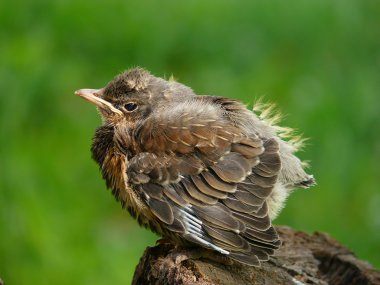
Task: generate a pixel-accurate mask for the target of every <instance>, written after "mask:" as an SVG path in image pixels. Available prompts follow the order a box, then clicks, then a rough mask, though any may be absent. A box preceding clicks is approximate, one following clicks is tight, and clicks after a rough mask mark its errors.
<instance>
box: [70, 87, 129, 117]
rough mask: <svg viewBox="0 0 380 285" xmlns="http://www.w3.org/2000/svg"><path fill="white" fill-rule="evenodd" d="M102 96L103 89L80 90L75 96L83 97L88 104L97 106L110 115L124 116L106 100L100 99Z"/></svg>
mask: <svg viewBox="0 0 380 285" xmlns="http://www.w3.org/2000/svg"><path fill="white" fill-rule="evenodd" d="M102 94H103V89H79V90H77V91H75V95H78V96H79V97H82V98H83V99H85V100H87V101H88V102H91V103H93V104H95V105H96V106H97V107H98V108H100V109H101V110H102V111H105V112H107V113H109V114H110V115H111V114H118V115H123V113H122V112H121V111H120V110H119V109H117V108H115V107H114V106H113V105H112V104H111V103H110V102H107V101H106V100H104V99H102V98H100V96H102Z"/></svg>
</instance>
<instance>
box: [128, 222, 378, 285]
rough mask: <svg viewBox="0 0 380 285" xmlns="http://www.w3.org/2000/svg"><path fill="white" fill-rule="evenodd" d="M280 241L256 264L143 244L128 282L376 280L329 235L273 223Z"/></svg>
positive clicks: (322, 284) (205, 284) (358, 284)
mask: <svg viewBox="0 0 380 285" xmlns="http://www.w3.org/2000/svg"><path fill="white" fill-rule="evenodd" d="M277 231H278V233H279V234H280V236H281V240H282V246H281V247H280V249H279V250H277V251H276V253H275V255H274V256H273V257H271V259H270V260H269V261H267V262H263V263H262V265H261V267H259V268H258V267H250V266H246V265H242V264H239V263H237V262H231V264H229V265H225V264H221V263H217V262H215V261H211V260H208V259H202V258H200V259H194V260H193V259H191V258H190V259H187V260H185V261H182V262H180V263H176V262H174V260H173V257H172V255H170V251H171V250H172V249H173V246H172V245H170V244H159V245H157V246H155V247H148V248H147V249H146V250H145V252H144V255H143V256H142V257H141V259H140V262H139V264H138V265H137V267H136V271H135V275H134V278H133V282H132V284H133V285H144V284H147V285H153V284H155V285H156V284H157V285H163V284H168V285H172V284H187V285H190V284H194V285H195V284H200V285H214V284H218V285H232V284H233V285H236V284H242V285H248V284H260V285H261V284H266V285H271V284H275V285H278V284H292V285H301V284H318V285H327V284H334V285H340V284H342V285H343V284H345V285H346V284H355V285H362V284H363V285H364V284H380V272H379V271H378V270H376V269H374V268H373V267H372V266H371V265H370V264H369V263H367V262H365V261H361V260H358V259H357V258H356V257H355V255H354V254H353V253H352V252H351V251H350V250H349V249H347V248H345V247H344V246H342V245H341V244H339V243H338V242H337V241H336V240H334V239H332V238H331V237H330V236H329V235H327V234H324V233H319V232H316V233H314V234H312V235H309V234H307V233H304V232H300V231H295V230H293V229H291V228H289V227H277Z"/></svg>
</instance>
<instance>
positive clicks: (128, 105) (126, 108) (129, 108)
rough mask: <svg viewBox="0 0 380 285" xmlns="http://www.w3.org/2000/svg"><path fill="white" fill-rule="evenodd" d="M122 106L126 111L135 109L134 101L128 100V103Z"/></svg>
mask: <svg viewBox="0 0 380 285" xmlns="http://www.w3.org/2000/svg"><path fill="white" fill-rule="evenodd" d="M124 108H125V110H127V111H128V112H132V111H134V110H136V109H137V104H136V103H132V102H130V103H127V104H125V105H124Z"/></svg>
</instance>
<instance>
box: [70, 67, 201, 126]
mask: <svg viewBox="0 0 380 285" xmlns="http://www.w3.org/2000/svg"><path fill="white" fill-rule="evenodd" d="M75 94H76V95H78V96H80V97H82V98H83V99H85V100H87V101H89V102H91V103H93V104H95V105H96V106H97V107H98V110H99V112H100V114H101V116H102V118H103V121H104V122H105V123H110V124H117V123H120V122H123V123H125V124H126V126H127V127H128V128H133V127H134V126H135V125H136V123H137V122H138V121H141V120H143V119H144V118H146V117H147V116H149V114H151V113H152V112H153V111H156V110H159V109H160V108H164V107H165V106H166V105H167V104H168V103H170V102H172V101H175V100H181V98H184V97H188V96H193V95H194V93H193V91H192V90H191V89H190V88H188V87H186V86H184V85H182V84H180V83H177V82H175V81H173V80H169V81H166V80H164V79H161V78H158V77H155V76H153V75H151V74H150V73H149V72H148V71H146V70H144V69H142V68H133V69H130V70H127V71H125V72H123V73H121V74H119V75H118V76H116V77H115V78H114V79H113V80H112V81H110V82H109V83H108V84H107V85H106V86H105V87H104V88H101V89H80V90H77V91H76V92H75Z"/></svg>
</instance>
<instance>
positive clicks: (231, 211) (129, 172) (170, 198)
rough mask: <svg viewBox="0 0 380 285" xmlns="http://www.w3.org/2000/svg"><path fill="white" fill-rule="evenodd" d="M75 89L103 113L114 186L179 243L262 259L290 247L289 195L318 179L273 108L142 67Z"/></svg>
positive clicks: (99, 155) (95, 152) (142, 218)
mask: <svg viewBox="0 0 380 285" xmlns="http://www.w3.org/2000/svg"><path fill="white" fill-rule="evenodd" d="M75 94H76V95H78V96H79V97H81V98H83V99H85V100H87V101H89V102H91V103H93V104H95V105H96V107H97V109H98V112H99V113H100V116H101V118H102V125H101V126H100V127H98V128H97V129H96V131H95V135H94V137H93V141H92V146H91V152H92V158H93V159H94V160H95V161H96V162H97V164H98V165H99V168H100V172H101V174H102V176H103V178H104V180H105V182H106V186H107V188H109V189H110V190H111V191H112V194H113V196H114V197H115V198H116V200H117V201H119V202H120V203H121V205H122V207H123V208H125V209H127V210H128V212H129V213H130V215H131V216H132V217H134V218H135V219H136V220H137V221H138V223H139V224H140V225H141V226H143V227H145V228H148V229H150V230H151V231H153V232H154V233H156V234H158V235H160V236H162V237H163V238H164V239H167V240H169V241H170V242H171V243H173V244H174V245H178V246H184V247H186V246H189V247H195V248H197V247H198V248H200V249H206V250H208V251H211V252H213V253H215V254H217V255H220V256H222V257H226V258H228V259H232V260H235V261H238V262H239V263H242V264H246V265H249V266H260V264H261V262H263V261H267V260H269V258H270V256H271V255H273V254H274V252H275V250H276V249H278V248H279V246H280V245H281V240H280V238H279V235H278V233H277V232H276V229H275V227H274V226H273V224H272V221H273V220H274V219H275V218H276V217H277V215H278V214H279V212H280V211H281V210H282V208H283V207H284V205H285V201H286V199H287V197H288V196H289V194H290V193H291V192H292V191H293V190H294V189H296V188H308V187H310V186H312V185H314V184H315V179H314V177H313V176H312V175H309V174H307V173H306V172H305V170H304V168H305V167H306V163H305V162H303V161H301V160H300V159H299V158H298V157H297V156H296V155H295V152H296V151H297V150H298V149H299V148H300V146H301V145H302V143H303V139H302V138H300V137H291V135H290V133H291V129H289V128H284V127H279V126H277V125H276V124H275V121H276V120H277V117H278V116H276V115H274V116H271V115H269V114H270V113H272V109H273V108H272V105H269V106H268V105H267V104H264V103H260V102H258V103H257V104H256V106H255V108H254V110H253V111H252V110H249V109H248V108H247V107H246V105H244V104H243V103H241V102H240V101H238V100H235V99H230V98H226V97H221V96H211V95H197V94H195V93H194V91H193V90H192V89H191V88H190V87H188V86H185V85H184V84H181V83H179V82H177V81H176V80H174V79H173V78H170V79H169V80H165V79H163V78H160V77H156V76H154V75H152V74H151V73H150V72H149V71H147V70H146V69H143V68H140V67H134V68H131V69H129V70H126V71H124V72H122V73H121V74H119V75H117V76H116V77H115V78H114V79H112V80H111V81H110V82H109V83H108V84H107V85H106V86H105V87H104V88H101V89H80V90H77V91H75Z"/></svg>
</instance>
